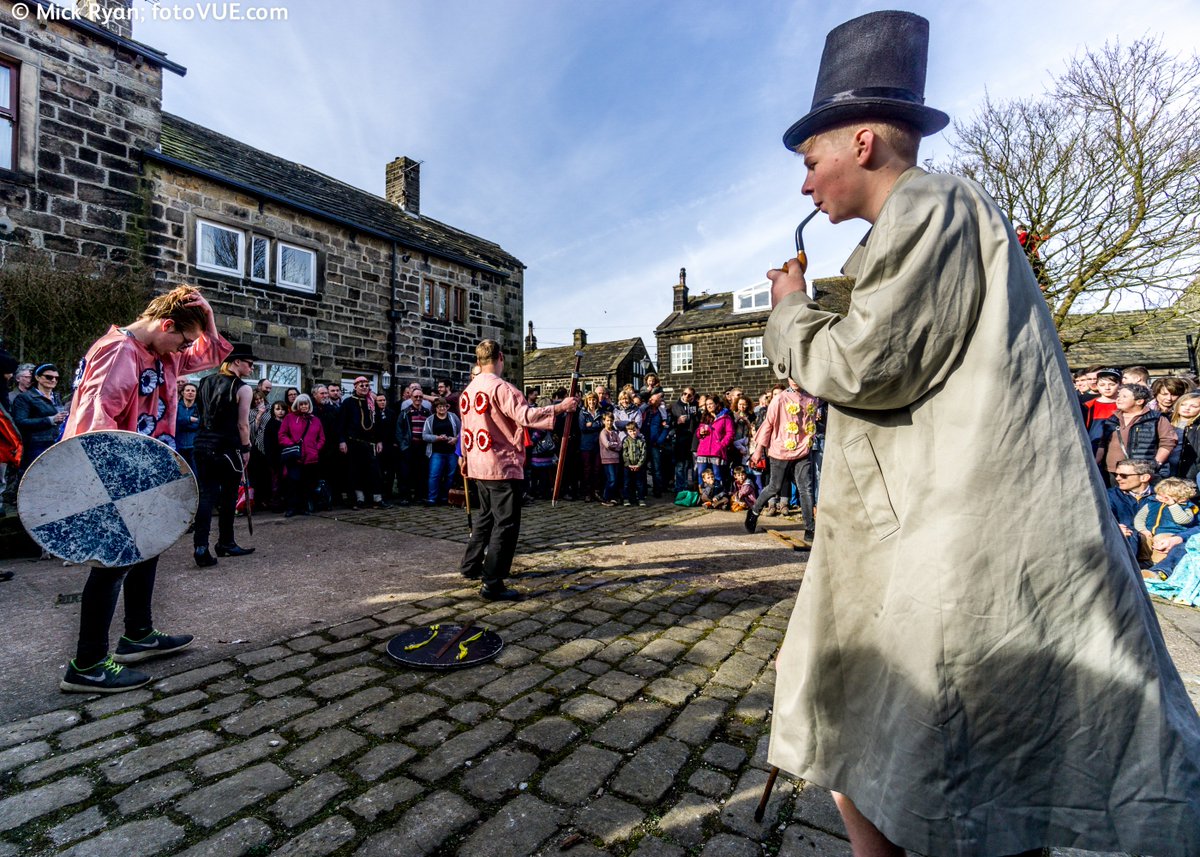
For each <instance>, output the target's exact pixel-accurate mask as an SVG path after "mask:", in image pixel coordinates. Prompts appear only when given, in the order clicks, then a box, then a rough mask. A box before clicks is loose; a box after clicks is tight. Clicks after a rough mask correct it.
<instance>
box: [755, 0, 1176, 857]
mask: <svg viewBox="0 0 1200 857" xmlns="http://www.w3.org/2000/svg"><path fill="white" fill-rule="evenodd" d="M927 41H928V22H926V21H925V20H924V19H923V18H920V17H918V16H916V15H912V14H909V13H906V12H878V13H873V14H870V15H865V16H863V17H861V18H857V19H855V20H853V21H850V22H847V23H846V24H843V25H842V26H840V27H838V28H836V29H835V30H833V31H832V32H831V33H830V34H829V37H828V39H827V41H826V46H825V52H824V54H823V56H822V58H821V69H820V73H819V75H818V78H817V88H816V96H815V97H814V99H813V105H812V108H811V110H810V111H809V112H808V113H807V114H806V115H805V116H804V117H803V118H801V119H800V120H799V121H798V122H796V123H795V124H794V125H792V127H791V128H790V129H789V130H788V132H787V134H786V135H785V137H784V140H785V143H786V145H787V147H788V148H789V149H792V150H795V151H798V152H800V153H801V154H803V155H804V159H805V160H804V162H805V166H806V168H807V170H808V175H807V178H806V180H805V182H804V186H803V192H804V194H805V195H807V196H811V197H812V200H813V202H814V203H815V204H816V205H817V206H818V207H819V208H820V210H821V211H823V212H825V213H826V214H827V215H828V216H829V219H830V220H831V221H832V222H834V223H840V222H843V221H847V220H852V219H861V220H865V221H867V222H868V223H869V224H871V231H870V232H869V233H868V234H867V236H866V237H865V238H864V239H863V241H862V243H861V244H860V246H859V247H858V248H857V249H856V250H855V253H854V255H853V256H852V257H851V259H850V261H849V262H848V263H847V265H846V268H845V272H846V274H847V275H848V276H851V277H852V278H854V279H855V285H854V289H853V291H852V292H851V295H850V304H849V307H848V310H847V312H846V314H845V315H844V316H841V315H838V314H835V313H831V312H828V311H825V310H823V309H822V308H821V307H819V306H818V305H817V304H816V303H814V302H812V301H810V300H808V297H807V295H806V293H805V289H806V283H805V280H804V276H803V270H802V269H801V265H800V263H799V262H798V260H792V261H790V262H788V263H787V264H786V265H785V267H784V269H783V270H772V271H770V272H769V273H768V277H769V278H770V279H771V281H772V298H773V307H774V308H773V310H772V314H771V318H770V320H769V321H768V323H767V329H766V334H765V338H764V348H765V351H766V353H767V354H768V355H769V357H770V359H771V363H772V366H773V368H774V369H775V370H776V373H777V374H778V375H779V377H781V378H783V377H787V376H789V375H790V376H791V377H793V378H795V379H796V380H797V381H798V382H799V383H800V385H801V386H802V387H803V388H804V389H805V390H807V391H808V392H810V393H811V394H812V395H814V396H819V397H820V398H821V399H824V400H825V401H826V402H828V403H829V417H828V424H827V435H826V450H825V456H824V467H823V470H822V480H821V514H820V516H819V517H818V518H817V529H818V532H817V540H816V546H815V547H814V549H813V551H812V554H811V556H810V559H809V563H808V568H807V570H806V572H805V578H804V586H803V587H802V588H801V589H800V593H799V596H798V598H797V601H796V608H795V612H794V613H793V617H792V621H791V623H790V625H789V627H788V632H787V635H786V637H785V638H784V641H783V644H782V647H781V649H780V653H779V658H778V662H777V663H778V676H777V681H776V690H775V706H774V716H773V720H772V730H771V747H770V753H769V759H770V761H771V764H773V765H776V766H778V767H780V768H782V769H784V770H787V771H790V772H792V773H794V774H796V775H798V776H800V777H802V778H804V779H805V780H808V781H810V782H813V783H817V784H819V785H822V786H825V787H827V788H830V789H833V790H835V800H836V801H837V804H838V807H839V809H840V810H841V813H842V817H843V819H844V820H845V823H846V828H847V830H848V832H849V834H850V839H851V845H852V846H853V849H854V853H855V854H856V855H858V857H863V855H872V857H875V855H879V857H892V855H895V857H899V855H902V854H903V849H904V848H908V849H911V850H913V851H917V852H919V853H922V854H931V855H951V854H959V855H981V857H988V856H989V855H1006V854H1018V853H1022V852H1025V851H1028V850H1029V849H1039V848H1040V847H1041V846H1044V845H1065V846H1071V847H1074V848H1082V849H1088V850H1096V851H1125V852H1133V853H1150V854H1155V855H1159V857H1166V855H1178V857H1184V855H1194V854H1200V719H1198V718H1197V716H1196V712H1195V709H1194V708H1193V706H1192V704H1191V702H1190V700H1189V699H1188V695H1187V693H1186V691H1185V690H1184V688H1183V684H1182V681H1181V680H1180V677H1179V674H1178V672H1177V671H1176V669H1175V667H1174V665H1173V664H1172V662H1171V660H1170V657H1169V655H1168V654H1167V652H1166V647H1165V645H1164V643H1163V639H1162V636H1161V632H1160V631H1159V628H1158V623H1157V622H1156V620H1155V617H1154V611H1153V608H1152V607H1151V606H1150V604H1149V601H1148V599H1147V597H1146V593H1145V590H1144V587H1143V585H1142V583H1141V581H1140V575H1138V574H1137V571H1136V568H1135V567H1134V566H1133V564H1132V563H1133V561H1132V558H1131V557H1130V556H1129V553H1128V551H1126V550H1125V548H1124V545H1123V544H1122V541H1121V536H1120V532H1119V531H1118V530H1117V527H1116V524H1115V522H1114V521H1113V520H1112V516H1111V514H1109V513H1108V511H1107V503H1106V498H1105V495H1104V492H1103V490H1102V486H1101V485H1100V482H1099V479H1098V477H1097V474H1096V468H1095V464H1094V462H1093V461H1092V459H1091V456H1090V449H1089V444H1088V442H1087V438H1086V436H1085V435H1084V433H1083V430H1082V425H1081V423H1080V419H1079V410H1078V404H1077V400H1076V397H1075V391H1074V388H1073V385H1072V384H1071V381H1070V378H1069V376H1068V372H1067V365H1066V361H1065V359H1064V358H1063V355H1062V348H1061V345H1060V344H1059V342H1058V337H1057V332H1056V330H1055V328H1054V324H1053V321H1052V319H1051V318H1050V314H1049V311H1048V308H1047V306H1046V302H1045V299H1044V298H1043V297H1042V292H1041V288H1040V286H1039V283H1038V281H1037V279H1036V277H1035V275H1034V272H1033V270H1032V268H1031V267H1030V264H1029V259H1028V256H1027V255H1026V254H1025V253H1024V251H1023V249H1022V247H1021V245H1020V242H1019V241H1018V239H1017V236H1016V234H1015V232H1014V231H1013V228H1012V225H1011V224H1010V223H1009V222H1008V221H1007V220H1006V219H1005V217H1004V215H1003V213H1002V212H1001V211H1000V210H999V208H998V207H997V206H996V204H995V202H994V201H993V200H992V199H991V198H990V197H989V196H988V195H987V193H986V192H985V191H984V190H983V189H982V188H981V187H979V185H977V184H975V183H973V182H970V181H967V180H965V179H960V178H956V177H954V176H948V175H944V174H936V175H933V174H927V173H925V172H924V171H923V170H921V169H919V168H917V167H916V162H917V148H918V145H919V143H920V139H921V137H922V136H923V135H928V134H932V133H935V132H937V131H938V130H940V129H941V128H944V127H945V126H946V124H947V122H948V118H947V116H946V115H945V114H944V113H941V112H940V111H937V110H934V109H932V108H929V107H926V106H925V105H924V87H925V65H926V50H927ZM1050 240H1052V239H1050ZM1047 508H1052V509H1054V510H1055V514H1054V515H1051V516H1047V515H1044V514H1038V511H1037V510H1040V509H1047Z"/></svg>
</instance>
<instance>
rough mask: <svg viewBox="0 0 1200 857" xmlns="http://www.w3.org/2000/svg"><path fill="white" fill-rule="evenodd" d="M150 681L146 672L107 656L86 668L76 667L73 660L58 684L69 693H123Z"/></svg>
mask: <svg viewBox="0 0 1200 857" xmlns="http://www.w3.org/2000/svg"><path fill="white" fill-rule="evenodd" d="M149 683H150V676H148V675H146V674H145V673H143V672H138V671H137V670H129V669H125V667H123V666H121V665H120V664H118V663H114V662H113V659H112V658H105V659H104V660H103V661H101V662H100V663H98V664H96V665H95V666H94V667H91V668H90V669H86V670H81V669H79V668H78V667H76V666H75V661H74V660H72V661H71V662H70V663H68V664H67V674H66V675H65V676H63V680H62V681H60V682H59V683H58V686H59V688H60V689H61V690H65V691H66V692H67V693H121V692H122V691H126V690H133V689H134V688H138V687H141V686H142V685H146V684H149Z"/></svg>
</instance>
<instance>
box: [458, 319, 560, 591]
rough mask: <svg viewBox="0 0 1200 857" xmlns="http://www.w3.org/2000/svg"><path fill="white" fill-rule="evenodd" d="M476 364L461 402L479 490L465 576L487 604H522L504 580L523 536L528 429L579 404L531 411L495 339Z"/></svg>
mask: <svg viewBox="0 0 1200 857" xmlns="http://www.w3.org/2000/svg"><path fill="white" fill-rule="evenodd" d="M475 359H476V360H477V361H478V363H479V368H480V372H479V374H478V375H477V376H475V378H474V379H472V381H471V383H470V384H469V385H468V386H467V389H466V390H464V391H463V393H462V395H461V396H460V397H459V400H458V406H459V413H460V414H461V415H462V440H461V442H462V451H463V459H464V461H465V462H466V475H467V476H468V477H470V478H471V479H474V480H475V485H476V487H477V488H478V489H479V508H478V510H477V511H476V516H475V520H474V521H473V526H472V527H471V540H470V541H469V542H468V543H467V552H466V555H465V556H463V561H462V573H463V576H464V577H467V578H470V579H471V580H479V579H480V578H482V579H483V588H482V589H481V590H480V594H481V595H482V596H483V598H484V599H486V600H488V601H519V600H520V599H521V597H522V596H521V593H519V592H517V591H516V590H515V589H509V588H508V587H507V586H506V585H505V583H504V579H505V578H506V577H507V576H508V572H509V569H510V568H511V567H512V560H513V555H514V554H515V553H516V551H517V537H518V536H519V535H520V533H521V481H522V479H523V477H524V475H525V430H526V429H531V428H532V429H546V430H552V429H553V428H554V418H555V417H556V416H557V415H558V414H561V413H568V412H571V411H574V410H575V409H576V408H577V407H579V400H578V399H574V398H568V399H563V400H562V401H561V402H559V403H557V404H555V405H549V406H547V407H544V408H534V407H530V405H529V403H528V402H526V401H525V397H524V396H523V395H521V391H520V390H518V389H517V388H516V387H514V386H513V385H512V384H510V383H508V382H507V381H505V380H504V379H503V378H502V377H501V376H502V375H503V374H504V355H503V354H502V353H501V351H500V343H498V342H496V341H495V340H492V339H485V340H483V342H481V343H479V345H477V346H475Z"/></svg>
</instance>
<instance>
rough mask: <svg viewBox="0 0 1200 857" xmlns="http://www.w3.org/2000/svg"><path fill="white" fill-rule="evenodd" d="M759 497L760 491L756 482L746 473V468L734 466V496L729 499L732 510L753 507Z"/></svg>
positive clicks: (741, 510) (737, 510)
mask: <svg viewBox="0 0 1200 857" xmlns="http://www.w3.org/2000/svg"><path fill="white" fill-rule="evenodd" d="M757 499H758V491H757V490H755V487H754V482H753V481H752V480H751V479H750V478H749V475H748V474H747V473H746V468H744V467H735V468H733V497H732V499H730V501H729V509H730V511H732V512H744V511H746V510H747V509H751V508H753V507H754V501H755V500H757Z"/></svg>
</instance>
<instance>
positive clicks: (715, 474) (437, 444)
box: [0, 349, 1200, 586]
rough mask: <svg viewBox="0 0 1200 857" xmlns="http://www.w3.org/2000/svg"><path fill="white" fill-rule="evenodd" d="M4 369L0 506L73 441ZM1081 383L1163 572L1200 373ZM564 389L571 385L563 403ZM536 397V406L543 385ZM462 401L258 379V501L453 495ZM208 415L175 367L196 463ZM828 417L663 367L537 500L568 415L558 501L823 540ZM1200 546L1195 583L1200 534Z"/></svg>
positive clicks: (49, 378) (1189, 516)
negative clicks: (682, 512) (783, 528)
mask: <svg viewBox="0 0 1200 857" xmlns="http://www.w3.org/2000/svg"><path fill="white" fill-rule="evenodd" d="M0 378H3V379H4V383H3V384H0V509H3V504H5V503H7V504H12V503H13V502H14V499H15V491H16V486H17V483H18V481H19V476H20V473H21V472H23V471H24V469H26V468H28V467H29V465H30V463H32V461H33V460H34V459H35V458H36V457H37V456H38V455H40V454H41V452H43V451H44V450H45V449H46V448H48V447H49V446H50V445H51V444H53V443H54V442H55V441H56V440H57V439H58V438H59V436H60V435H61V428H62V424H63V422H64V421H65V419H66V416H67V411H68V408H69V401H68V400H67V398H68V397H65V396H60V394H59V387H60V384H61V383H62V378H61V372H60V370H59V368H58V367H57V366H55V365H53V364H50V363H43V364H34V363H20V364H19V363H18V362H17V361H16V360H15V359H13V358H12V357H11V356H10V355H9V354H8V353H7V352H4V351H3V350H2V349H0ZM1074 378H1075V386H1076V390H1077V393H1078V397H1079V406H1080V413H1081V415H1082V418H1083V425H1084V429H1085V431H1086V433H1087V436H1088V439H1089V441H1090V443H1091V446H1092V451H1093V454H1094V456H1095V460H1096V464H1097V468H1098V472H1099V474H1100V478H1101V479H1102V480H1103V482H1104V484H1105V486H1106V488H1107V489H1108V498H1109V506H1110V509H1111V511H1112V513H1113V515H1114V516H1115V518H1116V520H1117V523H1118V525H1119V527H1120V530H1121V533H1122V535H1123V536H1124V537H1125V539H1126V543H1127V545H1128V548H1129V550H1130V551H1131V552H1132V553H1133V554H1134V555H1135V556H1136V558H1137V560H1138V562H1139V564H1140V566H1141V567H1142V569H1143V574H1144V575H1145V576H1146V578H1147V579H1148V580H1150V581H1152V582H1162V581H1165V580H1167V579H1168V578H1170V577H1171V575H1172V573H1173V572H1174V570H1175V568H1176V566H1177V565H1178V564H1179V563H1180V561H1181V560H1182V559H1183V558H1184V557H1185V556H1186V555H1187V541H1188V539H1190V538H1191V537H1192V536H1196V535H1200V519H1198V517H1197V514H1198V511H1200V507H1198V506H1197V503H1196V498H1197V494H1198V493H1200V384H1198V383H1197V380H1196V378H1195V377H1193V376H1191V375H1188V374H1178V375H1170V376H1165V377H1159V378H1156V379H1152V378H1151V377H1150V373H1149V372H1148V371H1147V370H1146V368H1145V367H1142V366H1130V367H1126V368H1124V369H1117V368H1112V367H1104V366H1096V367H1089V368H1087V369H1082V370H1079V371H1077V372H1076V373H1075V375H1074ZM566 395H567V391H566V389H559V390H556V391H555V392H554V393H553V395H552V396H551V397H550V398H551V400H552V402H553V401H559V400H561V399H563V398H565V397H566ZM528 398H529V400H530V404H534V405H536V404H539V402H538V395H536V394H534V393H532V392H531V393H530V394H529V395H528ZM546 403H547V402H542V403H541V404H546ZM462 406H463V404H462V403H461V402H460V401H459V399H458V396H457V395H456V394H455V392H454V391H453V389H452V387H451V384H450V382H449V381H448V380H442V381H439V382H438V383H437V390H436V393H434V394H433V395H432V396H431V395H429V394H427V393H426V391H425V389H424V388H423V387H422V386H421V385H420V384H417V383H413V384H410V385H408V386H407V387H406V388H404V389H403V390H402V391H399V395H398V401H397V402H395V403H394V404H393V403H391V402H389V400H388V397H387V396H385V395H383V394H382V393H381V392H378V391H374V390H372V389H371V382H370V381H369V380H368V379H367V378H364V377H360V378H357V379H355V382H354V385H353V388H352V390H351V391H350V392H349V393H348V394H345V395H343V390H342V386H341V384H317V385H316V386H314V387H313V388H312V389H311V390H309V391H308V392H307V393H305V392H301V391H300V390H299V389H297V388H295V387H289V388H287V389H285V390H283V391H279V390H277V389H275V386H274V384H273V383H272V382H271V381H270V380H262V381H259V382H258V384H257V387H256V388H255V390H254V394H253V398H252V404H251V413H250V435H251V447H252V449H251V453H250V463H249V468H248V475H249V482H250V485H251V487H252V489H253V498H254V499H253V502H254V503H255V505H256V506H258V507H259V508H267V509H274V510H278V511H282V512H284V513H285V514H286V515H287V516H289V517H291V516H294V515H307V514H309V513H310V512H312V511H313V510H324V509H328V508H331V507H332V506H334V505H342V506H345V507H348V508H363V507H365V506H373V507H377V508H384V507H388V506H390V505H393V504H398V505H403V506H408V505H413V504H423V505H426V506H436V505H444V504H446V503H447V502H449V501H450V497H451V493H452V492H456V493H460V492H461V491H462V490H463V487H464V484H463V478H462V474H461V473H460V469H459V461H460V453H461V449H460V447H459V434H460V431H461V428H462V422H461V419H460V417H459V409H460V407H462ZM197 411H198V403H197V385H196V384H195V383H194V382H193V381H191V380H188V379H180V381H179V403H178V418H177V437H176V447H177V449H178V450H179V452H180V454H181V455H182V456H183V457H184V458H185V459H186V460H188V462H189V464H191V463H194V458H193V448H194V442H195V437H196V433H197V430H198V429H199V423H200V417H199V414H198V413H197ZM823 416H824V408H823V406H822V404H821V403H820V402H819V401H818V400H816V399H814V398H812V397H811V396H808V395H807V394H806V393H804V391H802V390H800V389H799V388H798V386H797V385H796V384H795V383H793V382H790V381H789V383H788V384H776V385H775V386H774V387H772V388H771V389H770V390H767V391H765V392H763V393H761V394H759V395H758V396H757V398H756V399H753V400H752V399H751V398H750V397H748V396H747V395H746V394H745V392H744V391H743V390H741V389H738V388H731V389H728V390H725V391H722V392H715V391H714V392H711V393H697V391H696V390H695V389H694V388H693V387H690V386H689V387H684V388H683V389H682V390H680V391H679V393H678V395H677V396H676V397H673V400H671V401H668V400H667V397H666V394H665V392H664V390H663V388H662V387H661V386H660V385H659V383H658V378H657V376H655V375H654V374H649V375H647V376H646V383H645V384H644V385H643V386H642V387H641V388H640V389H634V387H633V386H632V385H626V386H625V387H624V388H623V389H621V390H618V391H617V392H616V395H615V398H614V397H613V396H612V395H611V394H610V391H609V390H608V389H607V388H605V387H604V386H599V387H596V388H595V389H594V390H591V391H589V392H587V393H585V394H584V395H583V397H582V405H581V407H580V408H579V410H578V412H576V413H575V414H561V415H559V417H558V418H557V421H556V423H555V426H554V429H553V430H552V431H550V430H547V431H542V430H535V431H532V432H529V434H528V436H527V438H526V453H527V455H526V468H525V473H526V480H525V492H524V502H525V503H534V502H538V501H541V500H547V499H549V498H550V496H551V493H552V491H553V486H554V482H555V478H556V475H557V473H558V470H559V456H560V455H561V454H562V449H563V447H562V437H563V434H564V431H565V430H566V420H568V419H570V420H572V421H573V422H572V424H571V431H570V433H569V436H568V441H567V445H566V448H565V449H566V461H564V462H563V463H562V465H563V466H562V468H561V469H562V490H561V496H562V498H563V499H565V500H570V501H581V502H595V503H599V504H601V505H603V506H610V507H611V506H616V505H624V506H634V505H637V506H644V505H646V503H647V501H648V499H649V498H664V497H665V498H667V500H669V501H670V502H674V503H677V504H680V505H702V506H704V507H706V508H711V509H716V510H730V511H733V512H738V513H743V512H744V513H745V515H746V528H747V529H748V530H749V531H751V532H753V531H754V522H756V521H757V519H758V517H759V516H760V515H766V516H771V515H776V514H787V513H789V512H791V511H793V510H796V511H798V513H799V515H800V517H801V520H802V521H803V522H804V530H805V538H806V539H808V540H811V539H812V537H813V525H814V521H815V515H816V499H817V495H818V485H819V476H820V462H821V453H822V445H823V444H822V439H823ZM5 477H7V478H5ZM1193 547H1194V548H1195V550H1194V551H1193V553H1195V554H1196V557H1197V558H1196V562H1195V565H1196V567H1197V576H1198V579H1200V539H1197V540H1196V544H1195V545H1193ZM1197 585H1198V586H1200V581H1198V584H1197Z"/></svg>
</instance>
